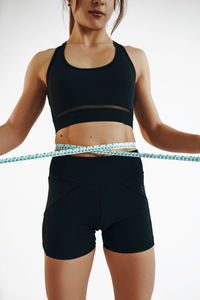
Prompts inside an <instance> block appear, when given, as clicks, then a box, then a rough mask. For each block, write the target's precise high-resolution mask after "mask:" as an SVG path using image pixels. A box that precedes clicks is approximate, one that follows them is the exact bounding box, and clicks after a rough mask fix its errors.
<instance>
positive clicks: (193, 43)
mask: <svg viewBox="0 0 200 300" xmlns="http://www.w3.org/2000/svg"><path fill="white" fill-rule="evenodd" d="M199 11H200V2H198V1H197V0H196V1H194V0H191V1H182V0H181V1H180V0H179V1H172V0H169V1H163V0H159V1H158V0H152V1H144V0H141V1H128V9H127V12H126V15H125V17H124V19H123V21H122V23H121V24H120V25H119V27H118V28H117V29H116V31H115V32H114V34H113V35H112V36H111V38H112V39H114V40H115V41H117V42H118V43H120V44H122V45H131V46H133V47H138V48H141V49H143V50H144V51H145V53H146V55H147V58H148V61H149V66H150V71H151V91H152V97H153V99H154V102H155V105H156V108H157V110H158V113H159V115H160V118H161V120H162V121H163V122H164V123H166V124H167V125H169V126H171V127H173V128H175V129H177V130H180V131H184V132H187V133H193V134H199V132H200V123H199V111H200V104H199V103H200V83H199V70H200V55H199V53H200V32H199V28H200V19H199ZM117 14H118V10H117ZM117 14H116V13H115V14H113V17H112V19H111V20H110V22H109V24H108V26H107V32H108V34H110V33H111V29H112V27H113V25H114V21H115V20H116V18H117ZM0 36H1V47H0V82H1V84H0V124H1V125H2V124H3V123H4V122H6V121H7V119H8V117H9V116H10V114H11V113H12V111H13V109H14V107H15V105H16V104H17V102H18V100H19V98H20V96H21V93H22V90H23V84H24V76H25V72H26V69H27V66H28V63H29V62H30V60H31V58H32V57H33V55H34V54H36V53H37V52H38V51H41V50H45V49H47V48H53V47H57V46H59V45H60V44H62V43H63V42H64V41H65V40H67V39H68V38H69V26H68V12H66V17H65V20H64V21H63V18H62V3H61V0H60V1H55V0H51V1H50V0H48V1H39V0H36V1H24V0H18V1H12V2H11V1H6V0H1V2H0ZM134 133H135V136H136V145H137V148H138V150H139V152H150V153H162V154H164V153H166V154H173V153H169V152H165V151H162V150H161V149H158V148H155V147H153V146H151V145H150V144H148V143H147V142H146V141H145V140H144V139H143V137H142V135H141V132H140V129H139V126H138V123H137V120H136V118H135V117H134ZM2 142H3V141H2V140H0V143H2ZM54 146H55V131H54V127H53V123H52V121H51V115H50V108H49V105H48V102H47V101H46V104H45V107H44V109H43V111H42V113H41V115H40V116H39V118H38V120H37V121H36V123H35V124H34V125H33V127H32V129H31V131H30V132H29V135H28V136H27V138H26V140H25V141H24V142H23V143H22V144H21V145H20V146H19V147H17V148H16V149H14V150H12V151H10V152H9V153H6V154H5V155H2V156H1V158H5V157H12V156H20V155H27V154H32V153H41V152H49V151H54ZM174 154H179V153H174ZM186 155H189V154H186ZM191 155H192V154H191ZM142 161H143V166H144V173H145V188H146V193H147V196H148V200H149V205H150V210H151V218H152V225H153V230H154V239H155V254H156V279H155V286H154V293H153V297H152V300H160V299H162V300H168V299H173V300H189V299H192V300H199V299H200V287H199V276H200V271H199V270H200V256H199V253H200V238H199V236H200V192H199V173H200V172H199V171H200V164H199V163H195V162H184V161H170V160H160V159H147V158H143V159H142ZM49 163H50V158H45V159H35V160H29V161H22V162H13V163H7V164H1V165H0V185H1V188H0V258H1V259H0V300H10V299H15V300H27V299H28V300H36V299H42V300H45V299H46V292H45V281H44V255H43V248H42V219H43V211H44V208H45V205H46V199H47V192H48V182H47V176H48V171H49ZM87 299H88V300H93V299H95V300H100V299H109V300H112V299H114V293H113V288H112V281H111V277H110V273H109V270H108V267H107V264H106V260H105V257H104V253H103V249H102V239H101V232H100V231H98V232H97V233H96V253H95V258H94V262H93V267H92V271H91V275H90V279H89V284H88V291H87Z"/></svg>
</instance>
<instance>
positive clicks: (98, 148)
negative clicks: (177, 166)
mask: <svg viewBox="0 0 200 300" xmlns="http://www.w3.org/2000/svg"><path fill="white" fill-rule="evenodd" d="M122 148H123V149H124V148H136V143H134V142H126V143H112V144H103V145H95V146H80V145H71V144H56V150H61V151H53V152H44V153H36V154H30V155H26V156H17V157H8V158H3V159H0V164H3V163H9V162H15V161H22V160H29V159H36V158H44V157H55V156H64V155H71V154H78V153H86V152H90V153H96V154H108V155H117V156H130V157H144V158H158V159H170V160H183V161H195V162H200V156H192V155H190V156H184V155H170V154H154V153H135V152H125V151H109V150H107V149H122ZM66 149H67V150H66Z"/></svg>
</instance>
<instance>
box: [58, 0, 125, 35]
mask: <svg viewBox="0 0 200 300" xmlns="http://www.w3.org/2000/svg"><path fill="white" fill-rule="evenodd" d="M78 1H79V0H76V7H77V3H78ZM116 4H117V5H116ZM116 6H119V8H120V12H119V16H118V18H117V20H116V22H115V24H114V26H113V29H112V32H111V35H112V34H113V32H114V31H115V29H116V28H117V27H118V26H119V24H120V22H121V21H122V19H123V17H124V15H125V8H127V0H114V7H115V8H116ZM64 9H66V10H67V9H68V4H67V1H66V0H63V10H64ZM69 14H70V20H69V35H71V33H72V30H73V27H74V17H73V14H72V11H71V8H69Z"/></svg>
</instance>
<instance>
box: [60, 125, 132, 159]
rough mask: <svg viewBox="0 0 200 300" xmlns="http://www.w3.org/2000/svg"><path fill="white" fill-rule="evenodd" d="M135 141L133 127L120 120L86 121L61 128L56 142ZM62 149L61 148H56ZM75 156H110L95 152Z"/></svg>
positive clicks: (127, 149) (73, 143)
mask: <svg viewBox="0 0 200 300" xmlns="http://www.w3.org/2000/svg"><path fill="white" fill-rule="evenodd" d="M125 142H135V137H134V133H133V129H132V127H130V126H128V125H126V124H123V123H119V122H102V121H101V122H84V123H78V124H73V125H71V126H67V127H65V128H62V129H60V130H59V131H58V132H57V134H56V137H55V143H56V144H71V145H81V146H94V145H101V144H111V143H125ZM135 149H136V148H124V149H110V151H113V150H114V151H132V150H135ZM55 151H60V150H55ZM71 155H73V156H109V155H105V154H95V153H89V152H86V153H78V154H71Z"/></svg>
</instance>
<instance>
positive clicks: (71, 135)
mask: <svg viewBox="0 0 200 300" xmlns="http://www.w3.org/2000/svg"><path fill="white" fill-rule="evenodd" d="M125 48H126V50H127V53H128V55H129V57H130V59H131V60H132V62H133V63H134V66H135V69H136V82H137V75H138V74H137V73H138V72H137V64H136V61H133V54H132V52H131V50H130V47H129V46H125ZM54 50H55V48H52V49H48V50H46V57H47V59H46V61H45V64H44V65H43V68H42V70H41V74H40V76H41V79H42V80H43V82H44V83H45V85H46V86H47V83H46V72H47V68H48V66H49V63H50V60H51V57H52V55H53V53H54ZM114 55H115V47H114V45H112V44H104V45H102V46H99V47H98V49H95V50H94V49H92V50H90V49H89V50H88V49H87V50H86V49H83V48H81V47H80V46H74V45H73V44H68V43H67V47H66V48H65V59H66V60H67V61H68V63H69V64H71V65H73V66H75V67H78V68H97V67H101V66H103V65H107V64H108V63H110V62H111V61H112V60H113V58H114ZM124 142H136V141H135V137H134V133H133V129H132V128H131V127H130V126H128V125H126V124H123V123H119V122H111V121H98V122H84V123H78V124H72V125H70V126H67V127H64V128H62V129H60V130H58V132H57V133H56V136H55V143H56V144H73V145H82V146H93V145H100V144H110V143H124ZM134 149H136V148H127V149H126V148H125V149H113V150H114V151H132V150H134ZM56 151H59V150H56ZM111 151H112V149H111ZM73 155H74V156H108V155H104V154H103V155H102V154H95V153H89V152H87V153H80V154H73Z"/></svg>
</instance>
